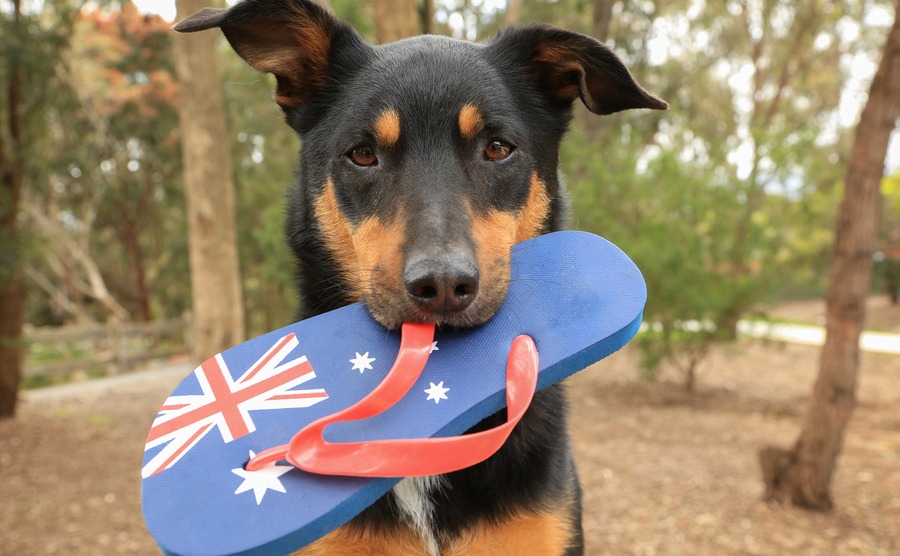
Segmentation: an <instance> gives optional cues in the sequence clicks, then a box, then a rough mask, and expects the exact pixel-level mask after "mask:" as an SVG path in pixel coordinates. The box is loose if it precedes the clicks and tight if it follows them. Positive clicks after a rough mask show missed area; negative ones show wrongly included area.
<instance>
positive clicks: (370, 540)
mask: <svg viewBox="0 0 900 556" xmlns="http://www.w3.org/2000/svg"><path fill="white" fill-rule="evenodd" d="M427 553H428V552H427V549H426V548H425V543H424V542H423V541H422V539H420V538H419V537H418V536H417V535H416V534H415V533H414V532H413V531H412V529H409V528H408V527H400V528H398V529H397V530H395V531H393V532H390V533H387V532H377V531H371V530H366V531H359V530H355V529H352V528H351V527H349V526H344V527H341V528H339V529H336V530H334V531H332V532H331V533H329V534H328V535H325V536H324V537H322V538H321V539H319V540H317V541H316V542H314V543H312V544H311V545H309V546H307V547H306V548H304V549H302V550H300V551H299V552H296V553H295V555H296V556H418V555H424V554H427Z"/></svg>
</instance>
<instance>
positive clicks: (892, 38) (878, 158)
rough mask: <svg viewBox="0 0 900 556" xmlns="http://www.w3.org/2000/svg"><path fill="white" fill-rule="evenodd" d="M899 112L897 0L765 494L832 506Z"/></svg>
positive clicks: (768, 451) (764, 455) (764, 459)
mask: <svg viewBox="0 0 900 556" xmlns="http://www.w3.org/2000/svg"><path fill="white" fill-rule="evenodd" d="M898 117H900V0H898V1H897V4H896V7H895V17H894V25H893V28H892V29H891V31H890V34H889V35H888V38H887V42H886V44H885V47H884V50H883V55H882V58H881V63H880V64H879V66H878V70H877V72H876V74H875V77H874V79H873V80H872V85H871V88H870V89H869V98H868V100H867V101H866V105H865V108H864V109H863V112H862V115H861V117H860V121H859V125H858V126H857V128H856V135H855V142H854V147H853V154H852V156H851V159H850V165H849V167H848V168H847V174H846V178H845V185H844V187H845V189H844V197H843V200H842V201H841V206H840V208H839V210H838V214H837V218H836V222H835V240H834V251H833V258H832V262H831V270H830V272H829V285H828V296H827V304H826V307H827V321H826V334H825V345H824V347H823V348H822V354H821V360H820V363H819V374H818V377H817V379H816V383H815V386H814V389H813V396H812V400H811V403H810V407H809V411H808V412H807V415H806V419H805V420H804V423H803V429H802V431H801V432H800V436H799V438H798V439H797V442H796V443H795V444H794V446H793V448H792V449H790V450H784V449H781V448H776V447H767V448H764V449H763V450H762V451H761V452H760V463H761V465H762V471H763V478H764V481H765V485H766V494H765V496H766V499H768V500H773V501H780V502H789V503H791V504H794V505H795V506H800V507H805V508H810V509H814V510H821V511H828V510H831V509H832V507H833V505H834V503H833V501H832V497H831V493H830V488H831V479H832V477H833V475H834V471H835V467H836V465H837V458H838V455H839V454H840V450H841V446H842V444H843V439H844V433H845V430H846V427H847V424H848V423H849V421H850V417H851V415H852V413H853V409H854V407H855V405H856V390H857V375H858V367H859V336H860V333H861V331H862V327H863V323H864V320H865V308H866V297H867V295H868V293H869V285H870V282H871V275H872V256H873V254H874V251H875V244H876V240H877V237H878V231H879V225H878V222H879V208H880V207H879V187H880V184H881V180H882V175H883V172H884V160H885V156H886V153H887V147H888V141H889V139H890V135H891V132H892V131H893V129H894V128H895V126H896V120H897V118H898Z"/></svg>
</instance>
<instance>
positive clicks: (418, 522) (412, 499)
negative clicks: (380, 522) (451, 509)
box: [393, 475, 444, 556]
mask: <svg viewBox="0 0 900 556" xmlns="http://www.w3.org/2000/svg"><path fill="white" fill-rule="evenodd" d="M443 483H444V476H443V475H434V476H429V477H409V478H406V479H403V480H402V481H400V482H399V483H398V484H397V485H396V486H395V487H394V488H393V493H394V499H395V500H396V502H397V508H398V509H399V510H400V515H401V517H402V518H403V520H404V521H405V522H406V523H407V524H409V526H410V527H412V528H413V530H415V531H416V532H417V533H418V534H419V535H420V536H421V537H422V538H423V540H424V541H425V543H426V545H427V546H428V550H429V552H430V553H431V555H432V556H437V555H438V554H440V542H439V540H438V538H437V535H436V532H435V530H434V527H433V526H432V523H433V518H434V501H433V499H432V496H431V495H432V493H433V492H435V491H436V490H438V489H440V488H441V487H442V486H443Z"/></svg>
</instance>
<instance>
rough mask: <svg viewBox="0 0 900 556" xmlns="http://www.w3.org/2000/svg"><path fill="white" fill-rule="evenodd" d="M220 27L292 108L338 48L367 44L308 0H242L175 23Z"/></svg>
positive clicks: (311, 89) (187, 27) (319, 82)
mask: <svg viewBox="0 0 900 556" xmlns="http://www.w3.org/2000/svg"><path fill="white" fill-rule="evenodd" d="M213 27H219V28H220V29H222V32H223V33H224V34H225V37H226V38H227V39H228V42H229V43H231V46H232V47H233V48H234V50H235V52H237V53H238V54H239V55H240V56H241V57H242V58H243V59H244V60H246V61H247V63H248V64H250V65H251V66H253V67H254V68H256V69H257V70H259V71H262V72H267V73H272V74H274V75H275V77H276V79H277V82H278V86H277V88H276V91H275V101H276V102H277V103H278V104H279V105H281V107H282V108H285V109H287V108H292V107H295V106H299V105H302V104H303V103H305V102H306V101H308V100H309V98H310V97H311V95H313V94H315V92H316V91H318V90H319V89H320V88H321V87H322V86H323V85H324V84H325V82H326V80H327V71H328V65H329V60H330V58H331V57H332V56H333V55H334V54H335V51H336V50H338V49H344V50H354V49H355V50H357V51H359V52H364V51H365V50H366V49H367V48H368V47H367V45H365V43H364V42H363V40H362V39H361V38H360V37H359V35H358V34H357V33H356V31H354V30H353V29H352V28H351V27H349V26H347V25H345V24H344V23H341V22H340V21H338V20H337V19H335V18H334V17H333V16H332V15H331V14H329V13H328V12H327V11H325V10H324V9H323V8H322V7H320V6H319V5H317V4H316V3H315V2H312V1H310V0H282V1H279V2H262V1H259V0H244V1H242V2H239V3H237V4H235V5H234V6H232V7H231V8H228V9H215V8H204V9H203V10H200V11H199V12H197V13H195V14H194V15H191V16H189V17H187V18H186V19H184V20H182V21H181V22H179V23H178V24H177V25H175V27H174V29H175V30H176V31H179V32H182V33H193V32H195V31H204V30H206V29H212V28H213Z"/></svg>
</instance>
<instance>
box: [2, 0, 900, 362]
mask: <svg viewBox="0 0 900 556" xmlns="http://www.w3.org/2000/svg"><path fill="white" fill-rule="evenodd" d="M9 4H10V2H4V4H3V6H4V7H3V9H2V10H0V15H2V16H3V19H2V24H3V25H4V27H5V28H4V29H3V31H2V35H3V36H4V37H5V38H4V40H3V47H4V48H5V49H6V50H7V51H6V58H5V60H7V63H6V65H4V66H2V67H0V72H4V71H7V72H8V71H9V69H10V66H9V60H12V59H14V58H16V57H17V63H18V64H21V67H22V69H23V70H24V71H25V72H26V73H27V75H28V79H27V80H25V89H24V90H22V91H21V92H20V95H21V98H22V99H23V100H22V105H21V108H20V110H21V122H22V137H21V139H20V143H21V146H20V148H21V149H22V156H23V163H24V165H25V166H26V172H25V175H24V187H23V189H22V210H21V213H20V215H19V217H18V218H19V220H20V222H21V225H22V229H23V231H24V242H25V243H24V249H23V254H22V257H23V258H22V266H23V268H24V271H25V275H26V277H27V278H26V289H27V292H28V294H27V297H26V307H25V311H26V318H25V320H26V322H28V323H30V324H32V325H34V326H43V325H51V324H63V323H71V322H85V321H98V320H99V321H104V320H107V319H110V318H116V319H123V320H151V319H164V318H170V317H178V316H180V315H182V314H183V313H184V312H185V311H188V310H189V309H190V307H191V303H190V296H191V292H190V280H189V279H188V276H189V269H188V264H187V262H188V256H187V245H188V242H187V228H186V220H187V219H186V214H185V205H184V195H183V187H184V186H183V169H182V160H181V150H180V146H179V141H180V137H181V135H180V130H179V127H178V108H179V94H178V91H179V85H178V80H177V77H176V75H175V69H174V63H173V56H172V49H173V39H174V37H173V33H171V32H170V29H169V27H170V23H168V22H166V21H164V20H162V19H161V18H160V17H157V16H155V15H143V14H141V13H140V12H139V11H137V9H136V8H135V7H134V6H133V5H132V4H130V3H127V2H124V3H122V5H121V6H120V5H117V4H102V3H100V4H97V3H88V4H87V5H81V4H80V3H79V2H60V1H57V0H49V1H47V2H45V3H43V6H42V9H41V10H39V11H35V6H29V5H28V2H26V3H25V6H24V9H23V12H22V15H21V16H20V17H22V18H25V19H26V20H27V24H25V25H23V26H22V29H20V30H19V31H14V30H13V29H12V26H13V25H14V22H13V21H12V19H11V11H12V10H11V6H9ZM149 5H151V7H152V3H150V4H149ZM429 6H430V11H431V12H432V17H431V19H430V20H429V30H430V31H431V32H435V33H444V34H449V35H453V36H458V37H462V38H468V39H474V40H482V39H487V38H490V37H491V36H492V35H493V34H494V33H495V32H496V30H497V29H498V28H499V27H500V26H502V25H504V24H509V23H513V22H523V23H524V22H530V21H543V22H551V23H555V24H559V25H562V26H565V27H567V28H569V29H573V30H577V31H581V32H585V33H588V34H593V35H595V36H600V37H601V38H603V37H607V38H608V40H607V42H608V43H609V44H610V46H611V47H612V48H613V49H614V50H615V51H616V52H617V53H618V54H619V55H620V56H622V57H623V58H624V59H625V60H626V63H627V65H628V66H629V67H630V68H631V69H632V71H633V72H634V73H635V75H636V76H638V79H639V80H640V81H641V82H642V83H643V84H645V86H646V87H647V88H648V90H651V91H654V92H655V93H657V94H658V95H659V96H661V97H662V98H665V99H666V100H667V101H668V102H669V103H670V104H671V109H670V110H669V111H668V112H665V113H653V114H639V115H636V114H627V113H626V114H621V115H614V116H611V117H607V118H596V117H593V116H592V115H590V114H589V113H588V112H587V110H584V109H583V107H581V106H579V107H578V110H577V112H576V119H575V121H574V122H573V125H572V128H573V131H572V133H571V134H570V136H569V138H568V140H567V142H566V144H565V146H564V152H563V155H562V160H563V164H564V173H565V176H566V177H567V181H568V183H569V187H570V190H571V192H572V198H573V219H572V226H573V227H575V228H581V229H586V230H590V231H592V232H595V233H598V234H601V235H604V236H605V237H607V238H609V239H611V240H612V241H613V242H615V243H617V244H619V245H621V246H622V247H623V248H624V249H625V250H626V251H627V252H628V253H629V254H630V255H631V256H632V257H633V258H634V259H635V261H636V262H637V263H638V264H639V266H640V267H641V269H642V270H643V271H644V273H645V275H646V277H647V279H648V283H649V286H650V291H651V292H653V295H652V297H651V299H650V304H649V307H648V313H647V316H648V318H649V319H650V320H653V321H656V322H659V323H662V324H663V325H664V328H665V332H664V333H665V334H668V333H669V324H670V323H674V322H676V321H688V320H698V321H708V322H712V323H715V324H716V325H717V327H716V330H719V331H720V332H724V333H725V334H726V335H728V333H729V330H731V329H733V327H734V324H735V323H736V322H737V319H739V318H740V317H742V316H745V315H748V314H751V313H752V312H753V311H760V310H764V308H765V303H766V302H769V301H772V300H775V299H785V298H797V297H804V296H806V297H809V296H816V295H821V294H822V292H823V289H824V284H825V276H826V270H827V265H828V256H829V248H830V242H831V237H832V233H833V232H832V229H833V218H834V213H835V209H836V206H837V202H838V200H839V199H840V194H841V188H842V179H843V176H844V174H845V166H846V161H847V157H848V156H849V146H848V144H849V140H850V137H851V132H852V128H853V125H854V123H855V121H856V117H857V115H858V112H859V110H860V108H861V106H862V104H863V103H864V101H865V97H866V90H867V86H868V81H869V80H870V79H871V76H872V74H873V73H874V68H875V64H876V63H877V60H878V55H879V50H880V48H881V46H882V43H883V39H884V36H885V33H886V31H887V29H888V25H889V24H890V22H891V6H890V4H889V3H888V2H884V1H878V0H865V1H863V0H847V1H844V2H831V1H828V2H824V1H814V0H808V1H803V2H778V1H773V0H766V1H754V2H751V1H744V2H740V1H729V2H703V1H700V0H659V1H656V2H651V1H636V0H624V1H619V2H614V1H601V0H594V1H593V2H589V1H586V0H557V1H545V0H534V1H527V0H524V1H517V2H515V1H514V2H510V3H508V4H507V3H504V2H487V1H481V2H479V1H476V0H466V1H445V2H442V1H438V2H435V3H433V4H431V3H429ZM332 8H333V9H334V10H335V11H336V12H337V13H338V14H339V15H340V16H342V17H343V18H345V19H347V20H349V21H350V22H352V23H354V25H356V26H357V28H358V29H360V31H361V32H362V33H363V34H364V35H366V36H367V38H368V39H370V40H373V41H374V40H376V37H375V29H374V25H373V23H372V22H373V21H374V18H373V13H372V7H371V5H370V4H369V3H366V2H355V1H349V0H334V1H333V2H332ZM604 10H605V13H604ZM15 37H18V39H20V40H21V42H20V43H17V42H16V40H14V38H15ZM219 45H220V48H219V52H220V55H219V59H218V62H219V67H220V68H221V69H220V73H221V81H222V83H221V84H220V86H221V87H222V88H223V90H224V93H225V107H226V110H227V114H226V117H227V129H228V135H227V137H223V140H226V141H227V144H228V145H229V149H230V151H231V155H232V157H231V160H232V161H233V172H232V173H233V176H234V186H235V192H236V198H237V204H236V207H237V208H236V210H237V222H238V223H239V224H238V226H237V242H238V250H239V253H240V261H241V285H242V294H243V301H244V305H245V306H246V307H247V308H248V310H247V311H246V318H247V334H248V335H255V334H259V333H261V332H263V331H266V330H270V329H272V328H275V327H277V326H279V325H282V324H283V323H285V322H289V321H290V320H291V318H292V308H293V307H294V305H295V303H294V299H293V297H294V295H295V292H293V291H292V287H291V278H292V275H291V267H290V264H291V263H290V262H289V261H290V257H289V255H288V253H287V250H286V247H285V242H284V239H283V233H282V221H283V210H284V208H283V203H282V199H283V194H284V190H285V188H286V185H287V184H288V183H289V182H290V180H291V173H292V169H293V167H294V165H295V160H296V153H297V150H298V148H299V142H298V141H297V139H296V138H295V136H293V135H292V133H291V132H290V131H289V129H288V128H287V127H286V126H283V125H281V123H280V113H279V110H278V108H277V107H276V106H275V105H274V103H272V102H271V90H272V81H270V77H269V76H263V75H260V74H257V73H255V72H254V71H253V70H251V69H249V68H248V67H246V65H245V64H244V63H243V62H242V61H241V60H240V59H239V58H238V57H237V56H234V55H233V54H232V52H231V51H230V50H228V49H227V48H226V45H225V43H224V41H219ZM10 49H12V52H10ZM13 55H15V56H13ZM5 77H6V78H7V79H8V78H9V76H5ZM2 106H3V108H4V109H5V108H6V106H7V105H6V103H4V104H3V105H2ZM4 117H5V115H4ZM896 150H897V149H895V151H896ZM888 166H889V170H890V171H893V172H896V171H897V170H898V168H900V157H898V156H897V155H896V154H895V155H894V158H890V159H889V161H888ZM898 181H900V178H896V177H895V178H892V179H891V178H889V179H888V180H887V183H886V185H885V187H884V188H883V193H884V196H885V201H884V212H885V218H884V225H883V228H882V237H881V242H880V247H881V251H882V253H885V254H887V255H886V256H885V257H884V258H883V259H882V258H879V264H878V269H877V271H876V274H877V276H878V287H880V288H889V289H891V290H892V291H894V292H896V289H897V287H898V286H897V278H896V275H897V268H896V267H897V264H898V262H897V258H896V254H895V253H896V250H897V249H898V246H900V221H898V218H897V217H896V214H897V208H898V206H900V191H898V189H900V186H898V185H897V183H898ZM210 187H215V185H214V184H210ZM4 201H6V200H4ZM3 243H4V245H6V243H7V242H5V241H4V242H3ZM688 286H692V287H688ZM895 294H896V293H895ZM696 347H697V349H699V350H701V351H702V349H703V348H702V346H696ZM656 348H658V349H656V350H650V351H648V356H649V359H648V363H649V364H650V365H649V366H648V369H652V368H653V363H655V362H656V361H657V360H658V359H659V358H660V357H670V356H672V354H671V350H670V348H671V346H669V345H666V344H665V343H662V344H658V345H657V346H656ZM695 351H696V350H688V351H683V352H682V355H683V356H684V357H687V358H688V359H690V358H696V357H697V356H698V354H697V353H695ZM685 364H686V365H690V362H689V361H688V362H686V363H685Z"/></svg>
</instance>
